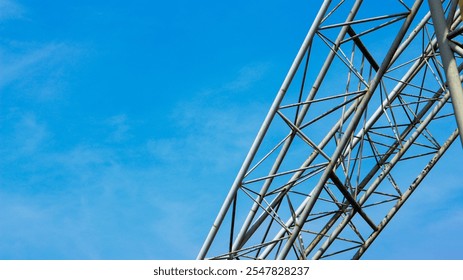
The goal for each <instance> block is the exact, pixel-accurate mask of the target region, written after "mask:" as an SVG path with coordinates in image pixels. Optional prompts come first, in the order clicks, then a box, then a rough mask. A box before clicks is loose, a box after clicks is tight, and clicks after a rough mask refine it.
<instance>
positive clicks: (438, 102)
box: [198, 0, 463, 259]
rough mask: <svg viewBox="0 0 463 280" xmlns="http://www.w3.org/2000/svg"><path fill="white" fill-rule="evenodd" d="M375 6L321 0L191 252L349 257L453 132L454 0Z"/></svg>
mask: <svg viewBox="0 0 463 280" xmlns="http://www.w3.org/2000/svg"><path fill="white" fill-rule="evenodd" d="M378 3H379V2H378V1H373V0H369V1H360V0H357V1H347V0H341V1H323V3H322V5H321V8H320V10H319V12H318V14H317V16H316V18H315V19H314V21H313V24H312V26H311V28H310V30H309V31H308V33H307V36H306V38H305V40H304V42H303V44H302V46H301V48H300V51H299V52H298V54H297V56H296V58H295V60H294V62H293V64H292V66H291V68H290V70H289V72H288V74H287V76H286V78H285V80H284V82H283V84H282V86H281V88H280V90H279V91H278V93H277V96H276V98H275V101H274V102H273V105H272V107H271V108H270V110H269V113H268V114H267V117H266V118H265V120H264V122H263V124H262V127H261V129H260V131H259V132H258V134H257V137H256V139H255V141H254V143H253V145H252V147H251V149H250V151H249V153H248V155H247V157H246V159H245V160H244V163H243V165H242V167H241V169H240V171H239V173H238V175H237V177H236V179H235V181H234V183H233V185H232V187H231V189H230V191H229V193H228V196H227V197H226V199H225V202H224V204H223V206H222V208H221V209H220V211H219V214H218V216H217V218H216V220H215V222H214V224H213V226H212V228H211V230H210V232H209V234H208V236H207V238H206V241H205V243H204V245H203V247H202V249H201V251H200V253H199V255H198V259H205V258H208V259H209V258H211V259H324V258H341V259H350V258H354V259H357V258H360V257H361V256H362V255H363V253H364V252H365V251H366V250H367V249H368V248H369V246H370V245H371V243H372V242H373V241H374V240H375V239H376V238H377V237H378V236H379V234H380V232H381V231H382V230H383V229H384V227H385V226H386V225H387V224H388V223H389V221H390V220H391V219H392V218H393V217H394V216H395V214H396V213H397V211H398V209H400V207H401V206H402V205H403V204H404V203H405V201H407V199H408V198H409V197H410V195H411V194H412V193H413V192H414V191H415V190H416V189H417V188H418V187H419V185H420V183H421V182H422V181H423V179H424V178H425V177H426V175H427V174H428V173H429V172H430V170H431V169H432V167H434V166H435V164H437V162H438V160H439V159H440V158H441V156H442V155H443V154H444V153H445V152H446V151H447V149H448V147H449V146H450V144H451V143H452V142H453V141H454V140H455V138H456V137H457V135H458V129H457V130H456V127H457V122H458V123H459V124H458V127H460V125H461V126H463V91H462V87H461V77H460V75H461V72H462V68H463V67H462V66H461V65H462V62H463V60H462V57H461V54H462V52H463V51H462V46H461V43H460V42H461V38H462V31H461V30H463V29H462V24H461V16H460V11H459V6H458V5H457V4H458V3H457V0H454V1H444V2H443V3H441V1H438V0H437V1H435V0H428V2H426V1H422V0H418V1H405V0H396V1H389V2H388V5H384V7H382V8H381V9H378V8H377V5H379V4H378ZM428 3H429V5H428ZM436 33H437V36H436ZM458 65H459V66H458ZM455 112H458V113H456V114H455ZM460 113H461V114H460ZM461 131H463V130H462V129H460V132H461ZM404 170H406V172H404Z"/></svg>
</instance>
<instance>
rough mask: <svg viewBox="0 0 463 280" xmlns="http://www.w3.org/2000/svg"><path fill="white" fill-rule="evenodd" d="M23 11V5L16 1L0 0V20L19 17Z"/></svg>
mask: <svg viewBox="0 0 463 280" xmlns="http://www.w3.org/2000/svg"><path fill="white" fill-rule="evenodd" d="M24 12H25V10H24V7H23V6H21V5H20V4H19V3H17V2H16V1H12V0H0V21H2V20H8V19H17V18H21V17H22V16H23V15H24Z"/></svg>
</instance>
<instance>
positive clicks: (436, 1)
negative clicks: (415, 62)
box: [428, 0, 463, 145]
mask: <svg viewBox="0 0 463 280" xmlns="http://www.w3.org/2000/svg"><path fill="white" fill-rule="evenodd" d="M428 3H429V9H430V11H431V17H432V22H433V24H434V30H435V32H436V37H437V44H438V46H439V50H440V54H441V59H442V64H443V65H444V71H445V76H446V78H447V86H448V88H449V91H450V96H451V99H452V105H453V110H454V112H455V118H456V121H457V126H458V130H459V133H460V141H462V145H463V88H462V87H461V81H460V74H459V71H458V68H457V63H456V61H455V57H454V55H453V51H452V49H451V48H450V44H449V39H448V38H447V36H448V34H449V28H448V27H447V23H446V20H445V14H444V9H443V8H442V4H441V1H440V0H428ZM460 3H461V0H460Z"/></svg>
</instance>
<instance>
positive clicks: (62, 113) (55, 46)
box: [0, 0, 463, 259]
mask: <svg viewBox="0 0 463 280" xmlns="http://www.w3.org/2000/svg"><path fill="white" fill-rule="evenodd" d="M319 2H321V1H302V0H300V1H299V0H298V1H292V2H291V5H290V4H288V3H287V2H285V1H273V0H272V1H253V2H252V3H249V1H230V2H227V1H226V2H223V1H222V2H220V1H186V0H173V1H142V0H134V1H129V2H128V1H111V2H109V1H52V0H45V1H40V2H37V1H26V0H24V1H22V0H0V135H1V137H0V259H194V258H195V257H196V255H197V253H198V251H199V249H200V247H201V245H202V242H203V241H204V238H205V237H206V234H207V232H208V230H209V228H210V226H211V224H212V221H213V220H214V219H215V216H216V213H217V211H218V209H219V207H220V205H221V204H222V202H223V199H224V197H225V195H226V193H227V192H228V190H229V187H230V185H231V183H232V181H233V179H234V176H235V174H236V172H237V170H238V168H239V166H240V164H241V162H242V160H243V159H244V156H245V154H246V153H247V151H248V149H249V147H250V145H251V142H252V140H253V138H254V136H255V135H256V133H257V130H258V128H259V126H260V124H261V122H262V120H263V118H264V117H265V114H266V112H267V109H268V107H269V106H270V104H271V102H272V100H273V98H274V95H275V93H276V91H277V90H278V87H279V86H280V83H281V82H282V80H283V78H284V75H285V74H286V71H287V69H288V67H289V66H290V64H291V62H292V59H293V57H294V56H295V54H296V52H297V50H298V48H299V45H300V43H301V42H302V39H303V38H304V36H305V33H306V31H307V29H308V27H309V26H310V23H311V20H312V18H313V15H314V13H316V11H317V10H318V6H319V4H318V3H319ZM450 155H452V156H454V157H453V158H452V157H451V156H450ZM461 158H462V152H461V146H460V145H459V144H458V143H456V144H455V145H454V146H453V147H452V149H451V151H449V153H448V154H447V155H446V156H445V157H444V159H443V160H442V162H441V163H440V165H439V167H437V168H436V170H434V172H433V173H432V174H431V175H430V176H429V177H428V178H427V180H426V181H425V182H424V185H423V188H422V189H420V190H419V191H418V192H417V193H416V194H415V195H414V196H413V197H412V198H411V201H409V203H408V204H407V205H406V206H405V207H404V209H403V210H402V211H401V212H400V214H399V215H398V216H397V217H396V219H395V221H393V222H392V223H391V224H390V225H389V227H388V229H386V231H385V232H384V233H383V234H382V236H380V238H379V239H378V240H377V241H376V242H375V244H374V245H373V246H372V247H371V248H370V251H369V252H368V253H367V254H366V255H365V257H366V258H385V259H389V258H390V259H402V258H406V259H410V258H411V259H447V258H462V255H461V252H462V251H463V242H461V240H460V237H459V236H460V235H461V231H462V230H463V203H462V201H463V192H462V191H461V185H460V182H461V179H460V176H459V174H461V172H462V171H463V167H462V166H463V165H462V164H461V160H460V159H461ZM442 178H445V180H444V181H443V180H442Z"/></svg>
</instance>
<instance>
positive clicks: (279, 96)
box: [197, 0, 331, 259]
mask: <svg viewBox="0 0 463 280" xmlns="http://www.w3.org/2000/svg"><path fill="white" fill-rule="evenodd" d="M330 4H331V0H325V1H324V2H323V4H322V7H321V8H320V10H319V11H318V14H317V16H316V18H315V21H314V23H313V24H312V26H311V28H310V30H309V32H308V33H307V36H306V37H305V39H304V42H303V43H302V46H301V48H300V49H299V52H298V53H297V56H296V58H295V59H294V61H293V64H292V65H291V68H290V69H289V71H288V74H287V75H286V78H285V80H284V81H283V84H282V86H281V88H280V90H279V91H278V94H277V96H276V98H275V100H274V101H273V104H272V106H271V108H270V110H269V112H268V113H267V116H266V117H265V120H264V122H263V124H262V126H261V128H260V130H259V132H258V134H257V136H256V138H255V140H254V142H253V144H252V146H251V149H250V150H249V152H248V155H247V156H246V158H245V160H244V162H243V165H242V166H241V169H240V171H239V172H238V175H237V177H236V179H235V181H234V183H233V185H232V187H231V189H230V191H229V193H228V195H227V197H226V198H225V201H224V204H223V205H222V207H221V209H220V211H219V214H218V215H217V218H216V219H215V221H214V224H213V225H212V228H211V230H210V231H209V234H208V236H207V237H206V241H205V242H204V244H203V246H202V248H201V250H200V252H199V254H198V256H197V259H204V258H205V257H206V254H207V252H208V251H209V248H210V246H211V245H212V241H213V240H214V238H215V236H216V235H217V232H218V230H219V228H220V225H221V224H222V222H223V220H224V219H225V216H226V214H227V212H228V209H229V208H230V205H231V203H232V202H233V199H234V198H235V195H236V192H237V191H238V189H239V187H240V184H241V182H242V181H243V178H244V176H245V174H246V172H247V170H248V169H249V166H250V165H251V163H252V160H253V159H254V157H255V155H256V153H257V150H258V148H259V146H260V144H261V143H262V141H263V139H264V136H265V134H266V133H267V130H268V128H269V127H270V124H271V122H272V120H273V118H274V116H275V114H276V112H277V111H278V108H279V106H280V104H281V101H282V100H283V97H284V96H285V94H286V91H287V90H288V88H289V85H290V84H291V81H292V80H293V78H294V76H295V75H296V72H297V69H298V68H299V65H300V64H301V62H302V60H303V58H304V56H305V53H306V52H307V49H308V47H309V46H310V44H311V42H312V40H313V37H314V35H315V33H316V31H317V28H318V26H319V25H320V22H321V21H322V19H323V16H324V15H325V12H326V11H327V10H328V7H329V5H330Z"/></svg>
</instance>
